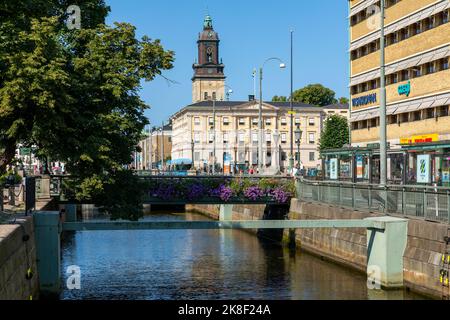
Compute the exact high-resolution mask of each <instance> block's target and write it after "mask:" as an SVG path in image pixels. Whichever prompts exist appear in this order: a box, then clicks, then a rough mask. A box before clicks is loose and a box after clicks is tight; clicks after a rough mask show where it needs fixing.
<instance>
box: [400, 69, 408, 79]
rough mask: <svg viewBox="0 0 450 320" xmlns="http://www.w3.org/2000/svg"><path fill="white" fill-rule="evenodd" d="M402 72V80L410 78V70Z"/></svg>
mask: <svg viewBox="0 0 450 320" xmlns="http://www.w3.org/2000/svg"><path fill="white" fill-rule="evenodd" d="M401 74H402V81H406V80H409V70H403V71H402V72H401Z"/></svg>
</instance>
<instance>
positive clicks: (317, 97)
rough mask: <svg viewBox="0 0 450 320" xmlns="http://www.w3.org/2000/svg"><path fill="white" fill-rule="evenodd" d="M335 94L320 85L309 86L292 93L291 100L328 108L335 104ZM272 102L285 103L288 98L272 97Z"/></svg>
mask: <svg viewBox="0 0 450 320" xmlns="http://www.w3.org/2000/svg"><path fill="white" fill-rule="evenodd" d="M335 96H336V93H335V92H334V91H333V90H331V89H329V88H326V87H324V86H323V85H321V84H310V85H308V86H306V87H304V88H301V89H298V90H296V91H294V92H293V93H292V98H293V99H292V100H293V101H294V102H301V103H306V104H311V105H314V106H318V107H324V106H328V105H330V104H334V103H337V102H338V101H337V100H336V98H335ZM272 101H273V102H280V101H281V102H287V101H289V97H285V96H274V97H273V98H272Z"/></svg>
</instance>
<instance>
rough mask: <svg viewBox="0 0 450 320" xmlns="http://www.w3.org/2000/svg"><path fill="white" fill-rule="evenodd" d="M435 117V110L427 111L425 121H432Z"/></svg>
mask: <svg viewBox="0 0 450 320" xmlns="http://www.w3.org/2000/svg"><path fill="white" fill-rule="evenodd" d="M434 115H435V111H434V108H430V109H427V110H425V119H432V118H434Z"/></svg>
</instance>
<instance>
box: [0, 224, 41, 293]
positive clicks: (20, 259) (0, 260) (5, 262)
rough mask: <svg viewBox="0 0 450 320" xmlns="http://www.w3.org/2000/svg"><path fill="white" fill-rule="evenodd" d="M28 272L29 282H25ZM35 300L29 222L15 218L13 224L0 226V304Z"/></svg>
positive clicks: (36, 290) (36, 288) (35, 276)
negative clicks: (5, 301)
mask: <svg viewBox="0 0 450 320" xmlns="http://www.w3.org/2000/svg"><path fill="white" fill-rule="evenodd" d="M24 236H26V237H25V238H24ZM27 239H28V240H27ZM24 240H26V241H24ZM28 269H31V272H32V277H31V279H27V278H26V276H27V271H28ZM38 297H39V280H38V274H37V262H36V245H35V237H34V226H33V218H32V217H24V218H19V219H17V220H16V223H15V224H7V225H0V300H30V299H37V298H38Z"/></svg>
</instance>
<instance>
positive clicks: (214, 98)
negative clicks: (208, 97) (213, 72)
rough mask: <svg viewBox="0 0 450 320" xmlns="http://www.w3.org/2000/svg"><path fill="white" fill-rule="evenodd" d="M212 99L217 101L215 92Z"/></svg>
mask: <svg viewBox="0 0 450 320" xmlns="http://www.w3.org/2000/svg"><path fill="white" fill-rule="evenodd" d="M212 98H213V100H216V98H217V96H216V93H215V92H213V93H212Z"/></svg>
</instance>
